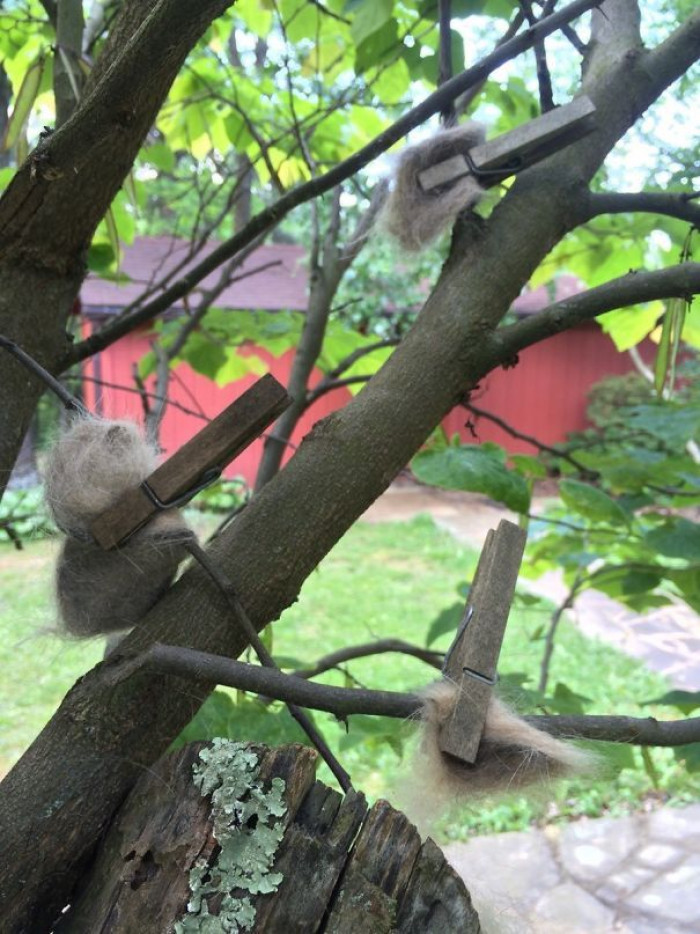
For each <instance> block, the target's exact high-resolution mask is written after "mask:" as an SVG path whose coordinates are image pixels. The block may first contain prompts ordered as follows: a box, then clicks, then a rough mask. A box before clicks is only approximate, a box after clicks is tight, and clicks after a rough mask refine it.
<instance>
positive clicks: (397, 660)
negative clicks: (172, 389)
mask: <svg viewBox="0 0 700 934" xmlns="http://www.w3.org/2000/svg"><path fill="white" fill-rule="evenodd" d="M56 548H57V544H56V542H54V541H41V542H36V543H29V544H28V545H27V547H26V549H25V551H24V552H16V551H14V550H13V549H12V548H11V547H10V546H2V547H0V610H1V611H2V619H3V625H4V632H5V639H4V640H3V645H2V650H1V651H2V653H3V658H2V663H3V675H4V677H3V682H2V694H1V698H0V728H1V734H0V766H2V768H3V769H7V768H8V767H9V766H10V765H11V764H12V763H13V762H14V761H15V760H16V759H17V758H18V757H19V755H20V754H21V752H22V751H23V749H24V748H26V746H27V745H28V744H29V743H30V742H31V740H32V739H33V738H34V736H35V735H36V734H37V733H38V731H39V730H40V729H41V727H42V726H43V725H44V724H45V723H46V721H47V720H48V719H49V718H50V716H51V714H52V713H53V711H54V710H55V708H56V706H57V705H58V703H59V702H60V700H61V698H62V697H63V695H64V694H65V692H66V691H67V690H68V689H69V688H70V687H71V685H72V684H73V683H74V682H75V680H76V679H77V678H78V677H79V676H80V675H81V674H83V673H84V672H85V671H86V670H87V669H89V668H90V667H91V666H92V665H93V664H94V663H96V662H97V661H98V660H99V659H100V658H101V655H102V650H103V643H102V640H99V639H97V640H92V641H89V642H87V643H81V642H75V641H70V640H66V639H65V638H63V637H61V636H59V635H57V634H56V633H55V631H54V632H52V631H51V629H52V628H53V627H54V626H55V623H54V618H55V617H54V611H53V608H52V598H51V589H52V584H51V575H52V570H51V565H52V560H53V557H54V555H55V551H56ZM476 557H477V555H476V554H475V553H474V552H472V551H470V550H469V549H466V548H464V547H463V546H461V545H459V544H458V543H456V542H455V541H454V540H453V539H452V538H451V537H450V536H449V535H448V534H447V533H445V532H443V531H441V530H440V529H438V528H437V527H436V526H435V525H434V523H433V522H432V520H431V519H430V518H429V517H426V516H419V517H417V518H415V519H413V520H412V521H410V522H404V523H386V524H379V525H369V524H366V523H360V524H358V525H357V526H356V527H355V528H353V529H352V530H351V531H350V532H349V533H348V534H347V535H346V536H345V538H344V539H343V540H342V541H341V542H340V543H339V544H338V545H337V546H336V548H335V549H334V550H333V551H332V552H331V554H330V555H328V557H327V558H326V559H325V560H324V561H323V562H322V564H321V565H320V566H319V568H318V569H317V570H316V571H315V572H314V573H313V574H312V575H311V576H310V578H309V579H308V581H307V582H306V584H305V586H304V588H303V590H302V593H301V595H300V599H299V601H298V602H297V603H296V604H295V605H294V606H293V607H291V608H290V609H289V610H288V611H287V612H286V613H285V614H284V615H283V617H282V618H281V620H279V621H278V622H277V623H276V624H275V625H274V627H273V651H274V654H275V655H276V656H278V657H280V658H283V659H284V660H285V664H290V663H291V660H292V659H297V660H298V661H299V663H302V664H304V665H307V664H309V663H311V662H312V661H314V660H315V659H317V658H319V657H320V656H321V655H325V654H327V653H328V652H331V651H333V650H335V649H338V648H340V647H342V646H346V645H354V644H358V643H365V642H371V641H374V640H376V639H380V638H387V637H395V638H400V639H403V640H405V641H408V642H414V643H417V644H419V645H425V641H426V634H427V632H428V629H429V626H430V623H431V622H432V620H433V619H434V618H435V617H436V616H437V615H438V614H439V613H440V611H441V610H443V609H444V608H445V607H447V606H449V605H450V604H453V603H454V602H455V601H461V600H462V599H463V598H462V597H460V596H459V595H458V587H459V585H460V584H462V583H463V582H464V581H466V580H468V579H469V577H470V575H471V573H472V570H473V567H474V565H475V562H476ZM544 621H545V615H544V613H543V611H542V610H541V609H540V610H533V609H520V610H516V611H514V612H513V614H511V620H510V622H509V625H508V629H507V632H506V639H505V644H504V648H503V652H502V655H501V664H500V670H501V674H502V675H507V674H508V673H513V672H522V673H524V674H526V675H527V676H528V677H529V684H528V686H532V685H534V683H536V680H537V675H538V671H539V663H540V658H541V653H542V641H541V629H542V623H543V622H544ZM449 641H450V635H449V634H445V635H444V636H442V637H441V638H440V639H439V640H438V642H437V643H436V647H437V648H440V649H444V648H446V647H447V645H448V644H449ZM436 675H437V672H435V670H434V669H432V668H429V667H428V666H426V665H425V664H423V663H422V662H420V661H417V660H415V659H413V658H410V657H407V656H404V655H378V656H374V657H372V658H368V659H362V660H358V661H355V662H352V663H350V664H349V665H348V666H346V670H345V671H343V672H341V671H336V672H331V673H329V674H328V675H326V676H324V678H323V680H325V681H327V682H329V683H335V684H341V685H344V684H347V685H352V684H354V683H358V684H361V685H362V686H366V687H373V688H382V689H387V690H412V689H416V688H419V687H420V686H421V685H424V684H426V683H428V682H429V681H431V680H433V678H434V677H435V676H436ZM557 682H562V683H564V684H566V685H567V687H569V688H570V689H571V690H572V691H575V692H577V693H578V694H581V695H584V696H585V697H588V698H591V700H592V703H591V704H590V705H588V706H587V708H586V710H587V712H589V713H612V714H615V713H616V714H630V715H635V716H646V715H648V714H649V713H650V712H654V711H650V710H649V708H648V707H644V708H642V707H640V704H641V703H642V702H644V701H645V700H648V699H650V698H652V697H655V696H658V695H659V694H661V693H663V692H664V691H665V690H666V689H667V684H666V682H665V681H664V679H663V678H661V677H659V676H657V675H655V674H653V673H651V672H649V671H647V670H646V669H645V668H644V666H643V665H641V664H640V663H639V662H637V661H635V660H633V659H630V658H628V657H626V656H623V655H621V654H620V653H618V652H616V651H615V650H613V649H611V648H610V647H609V646H604V645H602V644H601V643H598V642H594V641H592V640H590V639H587V638H585V637H583V636H582V635H581V634H580V633H579V632H578V631H577V630H576V629H575V628H574V626H573V625H572V624H571V623H569V622H563V623H562V625H561V627H560V634H559V636H558V639H557V647H556V651H555V655H554V660H553V664H552V670H551V681H550V684H551V688H552V689H553V688H554V686H555V685H556V683H557ZM230 697H231V698H232V699H234V700H237V701H239V703H238V705H237V706H233V705H232V704H231V703H230V702H228V701H226V702H225V709H223V708H221V707H219V708H212V709H211V710H210V711H209V714H208V715H207V713H206V712H205V714H204V716H203V717H202V718H200V720H199V721H198V723H197V724H196V725H195V726H194V728H193V730H192V731H190V735H202V733H209V732H212V731H214V732H225V733H227V734H229V735H231V736H232V737H233V738H236V739H258V740H264V741H267V742H283V741H285V740H289V739H294V740H300V741H303V737H301V736H300V734H299V733H298V731H297V728H296V726H295V725H294V724H291V723H290V721H289V719H288V716H287V714H286V711H285V710H284V709H278V708H277V707H274V708H272V710H273V711H274V715H271V714H270V712H269V710H268V709H266V708H263V707H262V705H261V704H259V703H258V702H257V701H254V700H252V699H250V698H247V699H242V698H240V697H239V696H238V695H237V694H236V692H230ZM509 699H510V700H515V702H516V703H517V697H516V698H512V697H511V698H509ZM222 710H223V712H222ZM524 712H528V711H527V709H525V710H524ZM658 713H659V714H660V715H661V716H669V715H670V714H669V712H668V711H667V710H666V711H663V710H661V711H658ZM316 722H317V723H318V724H319V726H321V727H322V728H323V729H324V731H325V733H326V735H327V737H328V739H329V741H330V743H331V745H332V746H333V748H334V749H335V750H336V751H337V753H338V755H339V756H340V758H341V760H342V762H343V764H344V766H345V767H346V769H347V770H348V771H349V772H350V773H351V775H352V777H353V781H354V783H355V784H356V786H357V787H359V788H362V789H363V790H365V791H366V793H367V794H368V795H369V796H370V797H372V798H374V797H377V796H380V795H385V794H389V793H391V791H392V789H393V788H395V787H396V786H397V785H400V784H401V780H402V776H403V775H405V774H406V773H407V772H408V771H410V758H407V757H404V758H403V759H401V758H399V756H398V755H397V753H396V751H395V750H396V748H397V744H396V738H397V737H396V735H395V733H394V731H395V729H396V728H397V724H395V723H394V722H388V721H374V725H373V724H372V723H370V722H368V721H367V720H365V721H362V722H358V727H359V726H364V727H365V728H366V729H365V730H362V729H359V728H358V727H356V728H353V723H352V719H351V723H350V730H349V733H347V732H346V728H345V725H343V724H339V723H337V722H336V721H335V720H334V719H333V718H332V717H331V716H329V715H327V714H316ZM398 727H399V734H398V738H399V739H403V740H406V741H408V744H409V745H410V741H411V736H412V731H411V729H410V728H409V727H407V726H406V725H403V726H401V725H398ZM368 729H374V732H372V733H370V732H368V731H367V730H368ZM387 736H388V737H389V738H390V739H391V740H392V742H393V748H392V745H389V743H388V742H387V741H386V739H387ZM635 755H636V754H635ZM653 756H654V762H655V764H656V767H657V769H658V772H659V779H660V784H661V790H662V793H663V795H664V796H668V795H670V796H671V797H675V799H677V800H682V799H684V798H687V797H688V796H692V795H695V794H696V793H697V791H698V782H697V780H694V779H693V778H692V777H689V776H688V775H687V774H686V773H685V772H684V771H683V769H682V768H680V767H679V766H678V765H677V764H676V763H675V761H674V760H673V759H672V755H671V753H670V751H665V750H656V751H654V753H653ZM319 774H320V777H321V778H322V779H324V780H329V774H328V772H327V770H325V767H323V768H322V769H321V771H320V773H319ZM650 793H651V794H656V792H654V791H653V786H652V783H651V780H650V778H649V777H648V776H647V775H646V774H645V773H644V771H643V770H642V769H641V768H638V769H635V770H632V769H625V770H624V771H622V772H621V773H620V774H619V775H617V776H613V777H612V778H607V777H606V779H605V780H603V781H598V782H579V783H577V784H576V785H571V786H569V787H568V788H564V789H559V790H558V792H557V793H556V794H555V789H544V794H543V795H541V796H540V800H538V801H535V802H534V803H533V802H532V801H530V800H526V799H522V798H518V799H515V800H511V801H506V802H500V803H496V804H493V805H491V806H489V807H485V808H480V809H473V810H472V809H470V810H469V811H466V812H465V813H463V814H462V815H460V817H459V819H458V820H456V821H452V822H451V823H450V824H449V825H446V826H445V827H444V828H443V831H444V833H445V835H446V836H451V837H461V836H464V835H465V834H466V833H468V832H475V831H477V832H483V831H488V830H505V829H516V828H519V827H524V826H527V825H528V824H529V823H531V822H532V821H535V820H541V819H543V818H544V817H548V818H549V819H553V818H558V817H559V816H567V815H577V814H581V813H586V814H591V815H595V814H600V813H604V812H608V811H611V812H613V813H619V812H621V811H623V810H625V809H629V808H632V807H635V806H638V805H639V802H640V799H641V798H642V797H643V796H646V795H649V794H650Z"/></svg>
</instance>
